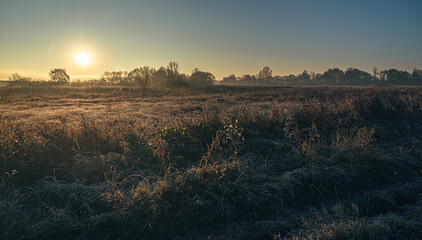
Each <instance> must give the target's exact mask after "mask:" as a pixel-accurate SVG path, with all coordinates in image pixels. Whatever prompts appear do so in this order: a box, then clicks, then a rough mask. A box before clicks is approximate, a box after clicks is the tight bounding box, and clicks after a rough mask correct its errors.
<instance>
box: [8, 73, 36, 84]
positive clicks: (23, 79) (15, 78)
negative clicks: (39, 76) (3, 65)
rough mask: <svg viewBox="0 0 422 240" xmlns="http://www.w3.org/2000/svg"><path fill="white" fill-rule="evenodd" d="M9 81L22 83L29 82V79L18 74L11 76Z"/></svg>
mask: <svg viewBox="0 0 422 240" xmlns="http://www.w3.org/2000/svg"><path fill="white" fill-rule="evenodd" d="M9 81H12V82H15V83H23V82H30V81H31V78H30V77H22V76H21V75H19V74H18V73H14V74H12V76H10V77H9Z"/></svg>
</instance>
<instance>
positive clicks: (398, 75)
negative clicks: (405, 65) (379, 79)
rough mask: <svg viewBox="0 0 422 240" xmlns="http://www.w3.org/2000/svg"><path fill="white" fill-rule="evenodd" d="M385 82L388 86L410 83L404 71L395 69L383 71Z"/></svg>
mask: <svg viewBox="0 0 422 240" xmlns="http://www.w3.org/2000/svg"><path fill="white" fill-rule="evenodd" d="M383 72H384V74H385V76H386V80H387V81H388V83H390V84H407V83H410V82H411V75H410V73H408V72H406V71H400V70H397V69H394V68H393V69H389V70H384V71H383Z"/></svg>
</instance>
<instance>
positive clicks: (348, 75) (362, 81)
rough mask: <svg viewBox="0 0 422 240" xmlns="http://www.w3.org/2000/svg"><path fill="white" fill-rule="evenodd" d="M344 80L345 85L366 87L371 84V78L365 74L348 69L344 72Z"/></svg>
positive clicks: (355, 69) (354, 69)
mask: <svg viewBox="0 0 422 240" xmlns="http://www.w3.org/2000/svg"><path fill="white" fill-rule="evenodd" d="M344 79H345V83H346V84H351V85H366V84H369V83H370V82H371V79H372V77H371V75H370V74H369V73H367V72H364V71H361V70H359V69H357V68H351V67H350V68H348V69H346V71H345V72H344Z"/></svg>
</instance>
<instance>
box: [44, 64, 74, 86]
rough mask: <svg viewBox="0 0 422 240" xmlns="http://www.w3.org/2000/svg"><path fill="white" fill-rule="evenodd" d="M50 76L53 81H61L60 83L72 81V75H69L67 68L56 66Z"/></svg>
mask: <svg viewBox="0 0 422 240" xmlns="http://www.w3.org/2000/svg"><path fill="white" fill-rule="evenodd" d="M49 76H50V78H51V81H53V82H56V83H59V84H68V83H69V82H70V77H69V75H67V73H66V70H65V69H61V68H56V69H52V70H50V72H49Z"/></svg>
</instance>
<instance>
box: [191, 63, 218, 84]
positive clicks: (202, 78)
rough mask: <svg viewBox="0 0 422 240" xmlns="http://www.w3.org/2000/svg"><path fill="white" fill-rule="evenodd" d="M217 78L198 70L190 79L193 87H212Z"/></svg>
mask: <svg viewBox="0 0 422 240" xmlns="http://www.w3.org/2000/svg"><path fill="white" fill-rule="evenodd" d="M214 80H215V76H214V75H212V74H211V73H209V72H202V71H199V70H198V69H197V68H195V70H194V71H193V72H192V75H191V76H190V77H189V84H190V85H191V86H193V87H209V86H212V84H213V81H214Z"/></svg>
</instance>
